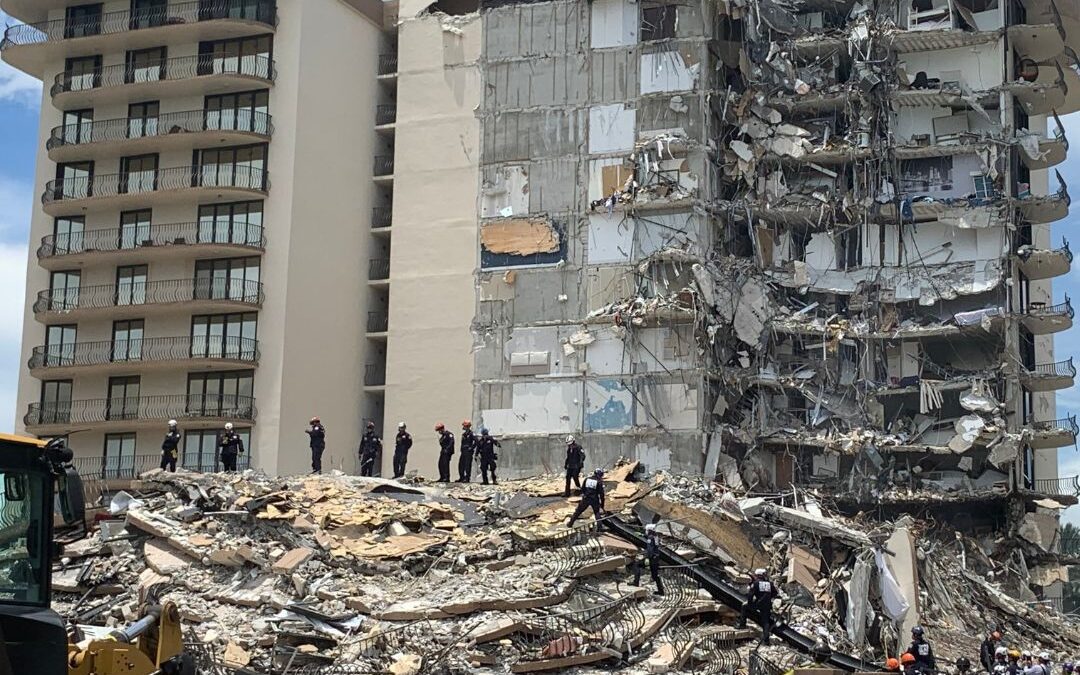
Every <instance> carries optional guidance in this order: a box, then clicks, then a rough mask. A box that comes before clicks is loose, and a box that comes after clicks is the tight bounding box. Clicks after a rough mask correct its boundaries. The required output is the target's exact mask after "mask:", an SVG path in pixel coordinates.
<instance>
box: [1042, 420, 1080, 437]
mask: <svg viewBox="0 0 1080 675" xmlns="http://www.w3.org/2000/svg"><path fill="white" fill-rule="evenodd" d="M1031 428H1032V429H1034V430H1035V431H1036V432H1037V433H1044V434H1052V433H1059V432H1060V433H1066V434H1072V436H1073V437H1074V438H1075V437H1076V435H1077V434H1080V426H1077V424H1076V415H1071V416H1069V417H1063V418H1061V419H1058V420H1045V421H1042V422H1031Z"/></svg>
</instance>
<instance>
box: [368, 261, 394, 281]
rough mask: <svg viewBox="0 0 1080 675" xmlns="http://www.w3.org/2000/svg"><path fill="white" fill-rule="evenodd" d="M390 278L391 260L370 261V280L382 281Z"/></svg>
mask: <svg viewBox="0 0 1080 675" xmlns="http://www.w3.org/2000/svg"><path fill="white" fill-rule="evenodd" d="M389 278H390V258H372V259H371V260H369V261H368V279H369V280H370V281H382V280H384V279H389Z"/></svg>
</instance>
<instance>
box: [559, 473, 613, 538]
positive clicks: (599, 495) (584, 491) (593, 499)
mask: <svg viewBox="0 0 1080 675" xmlns="http://www.w3.org/2000/svg"><path fill="white" fill-rule="evenodd" d="M604 501H605V498H604V470H603V469H596V470H595V471H593V475H591V476H589V477H588V478H586V479H585V484H584V485H582V487H581V502H580V503H579V504H578V505H577V508H576V509H574V515H572V516H570V520H569V522H567V524H566V526H567V527H573V526H574V523H575V522H577V519H578V518H580V517H581V514H583V513H585V509H587V508H590V507H591V508H592V510H593V516H594V517H595V518H596V519H597V520H600V519H601V518H602V517H603V514H604Z"/></svg>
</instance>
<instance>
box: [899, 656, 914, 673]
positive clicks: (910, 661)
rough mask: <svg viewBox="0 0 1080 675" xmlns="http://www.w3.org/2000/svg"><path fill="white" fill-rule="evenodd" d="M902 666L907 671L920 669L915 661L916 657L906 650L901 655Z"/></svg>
mask: <svg viewBox="0 0 1080 675" xmlns="http://www.w3.org/2000/svg"><path fill="white" fill-rule="evenodd" d="M900 668H901V670H903V671H904V672H905V673H907V672H915V671H916V670H918V665H917V664H916V663H915V657H914V656H912V655H911V654H909V653H907V652H904V653H903V654H901V655H900Z"/></svg>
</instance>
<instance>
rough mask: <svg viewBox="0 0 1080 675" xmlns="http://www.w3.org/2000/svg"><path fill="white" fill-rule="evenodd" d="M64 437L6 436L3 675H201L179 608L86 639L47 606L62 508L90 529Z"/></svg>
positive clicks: (1, 477) (1, 466) (0, 627)
mask: <svg viewBox="0 0 1080 675" xmlns="http://www.w3.org/2000/svg"><path fill="white" fill-rule="evenodd" d="M72 458H73V453H72V452H71V450H70V449H69V448H68V447H67V445H66V442H65V440H64V439H63V438H57V439H53V440H51V441H43V440H38V439H35V438H26V437H22V436H11V435H7V434H0V486H2V491H0V675H121V674H123V675H158V674H160V675H195V672H196V670H195V666H194V663H193V660H192V658H191V657H190V655H188V654H186V653H185V652H184V644H183V637H182V632H181V630H180V616H179V612H178V611H177V608H176V605H174V604H172V603H165V604H164V605H153V606H150V607H148V608H147V609H146V610H145V613H144V615H143V617H142V618H140V619H139V620H138V621H135V622H134V623H132V624H131V625H129V626H127V627H126V628H123V629H117V630H113V631H110V632H107V633H104V634H101V635H97V636H93V637H89V638H84V636H82V635H81V634H80V631H79V630H78V629H77V628H76V627H72V629H71V630H70V631H69V630H68V628H67V627H65V625H64V622H63V620H62V619H61V618H60V616H59V615H58V614H57V613H56V612H54V611H53V610H52V609H51V608H50V606H49V598H50V596H51V592H52V562H53V560H56V559H58V558H59V557H60V556H61V554H62V553H63V549H62V547H61V546H59V545H57V544H56V543H55V542H54V538H53V527H54V520H55V518H56V505H57V504H58V505H59V509H60V515H61V516H62V520H63V522H64V524H65V525H77V526H79V527H85V517H86V507H85V497H84V493H83V484H82V479H81V478H80V477H79V473H78V471H76V470H75V468H74V467H73V466H72V465H71V460H72Z"/></svg>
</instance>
